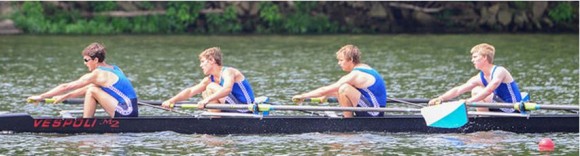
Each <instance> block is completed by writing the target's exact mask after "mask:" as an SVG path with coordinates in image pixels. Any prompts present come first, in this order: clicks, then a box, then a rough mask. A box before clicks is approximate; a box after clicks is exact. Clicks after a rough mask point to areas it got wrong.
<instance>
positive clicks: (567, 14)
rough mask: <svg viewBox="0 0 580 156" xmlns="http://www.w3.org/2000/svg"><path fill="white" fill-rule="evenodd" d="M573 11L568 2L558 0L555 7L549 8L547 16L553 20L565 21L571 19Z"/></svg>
mask: <svg viewBox="0 0 580 156" xmlns="http://www.w3.org/2000/svg"><path fill="white" fill-rule="evenodd" d="M573 15H574V13H573V10H572V5H570V3H569V2H559V3H558V5H557V6H556V7H554V8H553V9H550V11H549V12H548V16H550V18H551V19H553V20H554V21H555V22H566V21H569V20H571V19H572V17H573Z"/></svg>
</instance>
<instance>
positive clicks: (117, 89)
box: [98, 65, 139, 117]
mask: <svg viewBox="0 0 580 156" xmlns="http://www.w3.org/2000/svg"><path fill="white" fill-rule="evenodd" d="M98 69H100V70H104V71H108V72H112V73H113V74H115V75H117V77H119V80H117V82H115V84H113V85H112V86H106V87H103V86H101V89H103V91H105V92H107V93H108V94H109V95H111V96H113V97H114V98H115V99H117V101H119V104H117V108H115V117H137V116H139V108H138V107H137V94H136V93H135V90H134V89H133V85H132V84H131V81H130V80H129V79H128V78H127V77H126V76H125V74H124V73H123V71H122V70H121V69H119V67H117V66H116V65H113V68H112V69H111V68H108V67H98Z"/></svg>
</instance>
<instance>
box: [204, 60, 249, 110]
mask: <svg viewBox="0 0 580 156" xmlns="http://www.w3.org/2000/svg"><path fill="white" fill-rule="evenodd" d="M226 68H228V67H225V66H224V67H222V71H221V72H222V74H223V72H224V71H225V70H226ZM209 78H210V80H211V82H215V80H214V77H213V75H210V76H209ZM220 86H224V79H223V77H221V78H220ZM225 100H226V104H252V103H254V91H253V90H252V86H251V85H250V82H248V79H246V78H244V80H243V81H240V82H234V86H233V87H232V92H231V93H230V94H229V95H228V96H227V97H226V99H225ZM222 112H228V110H222ZM235 112H242V113H251V111H250V110H237V111H235Z"/></svg>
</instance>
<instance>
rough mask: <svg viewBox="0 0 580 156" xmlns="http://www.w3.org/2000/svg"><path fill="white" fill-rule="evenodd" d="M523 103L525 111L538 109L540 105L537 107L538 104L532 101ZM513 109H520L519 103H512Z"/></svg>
mask: <svg viewBox="0 0 580 156" xmlns="http://www.w3.org/2000/svg"><path fill="white" fill-rule="evenodd" d="M523 105H524V109H525V110H527V111H529V110H538V109H540V107H538V104H536V103H532V102H525V103H524V104H523ZM514 109H515V110H519V111H521V110H520V104H514Z"/></svg>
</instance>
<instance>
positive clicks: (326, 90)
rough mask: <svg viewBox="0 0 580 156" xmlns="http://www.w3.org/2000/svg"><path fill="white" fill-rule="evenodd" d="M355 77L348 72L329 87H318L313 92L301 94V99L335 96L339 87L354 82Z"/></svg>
mask: <svg viewBox="0 0 580 156" xmlns="http://www.w3.org/2000/svg"><path fill="white" fill-rule="evenodd" d="M355 76H356V75H355V73H353V72H350V73H349V74H347V75H345V76H343V77H341V78H340V79H339V80H338V81H336V82H335V83H333V84H331V85H328V86H324V87H320V88H317V89H315V90H313V91H310V92H307V93H304V94H301V95H302V98H311V97H320V96H332V95H337V94H336V93H337V92H338V89H339V88H340V86H341V85H343V84H347V83H349V84H350V82H352V81H354V79H355Z"/></svg>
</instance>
